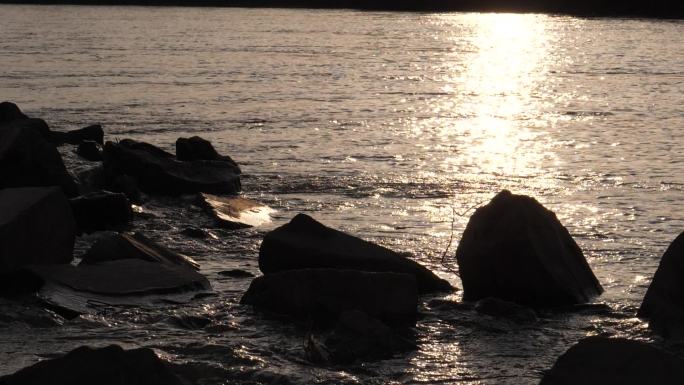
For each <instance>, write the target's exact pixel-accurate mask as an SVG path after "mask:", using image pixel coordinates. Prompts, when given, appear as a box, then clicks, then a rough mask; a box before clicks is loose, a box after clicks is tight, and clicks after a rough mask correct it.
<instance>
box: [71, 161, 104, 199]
mask: <svg viewBox="0 0 684 385" xmlns="http://www.w3.org/2000/svg"><path fill="white" fill-rule="evenodd" d="M77 179H78V186H79V191H80V192H81V194H87V193H91V192H95V191H100V190H102V189H104V188H105V185H106V184H107V181H106V180H105V174H104V167H103V166H102V165H98V166H96V167H93V168H89V169H85V170H83V171H81V172H79V173H78V175H77Z"/></svg>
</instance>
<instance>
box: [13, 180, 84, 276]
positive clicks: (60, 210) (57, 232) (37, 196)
mask: <svg viewBox="0 0 684 385" xmlns="http://www.w3.org/2000/svg"><path fill="white" fill-rule="evenodd" d="M75 235H76V223H75V222H74V218H73V215H72V213H71V208H70V207H69V201H67V199H66V197H65V196H64V193H62V191H61V190H60V189H59V188H58V187H27V188H11V189H3V190H0V272H5V271H10V270H13V269H16V268H18V267H20V266H24V265H29V264H54V263H69V262H71V260H72V254H73V248H74V239H75Z"/></svg>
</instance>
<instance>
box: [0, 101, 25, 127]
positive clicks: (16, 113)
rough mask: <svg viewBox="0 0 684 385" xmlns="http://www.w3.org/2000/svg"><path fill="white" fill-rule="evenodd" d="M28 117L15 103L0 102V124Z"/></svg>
mask: <svg viewBox="0 0 684 385" xmlns="http://www.w3.org/2000/svg"><path fill="white" fill-rule="evenodd" d="M28 118H29V117H28V116H26V115H25V114H24V113H23V112H21V109H19V106H17V105H16V104H14V103H12V102H2V103H0V124H1V123H9V122H12V121H14V120H19V119H28Z"/></svg>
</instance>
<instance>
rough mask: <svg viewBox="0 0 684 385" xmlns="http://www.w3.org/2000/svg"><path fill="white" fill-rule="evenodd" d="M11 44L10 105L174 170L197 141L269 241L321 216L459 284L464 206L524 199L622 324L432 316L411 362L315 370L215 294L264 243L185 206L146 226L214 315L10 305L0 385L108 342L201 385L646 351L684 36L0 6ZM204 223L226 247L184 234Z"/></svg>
mask: <svg viewBox="0 0 684 385" xmlns="http://www.w3.org/2000/svg"><path fill="white" fill-rule="evenodd" d="M0 35H1V36H2V39H0V69H1V70H0V99H3V100H11V101H14V102H16V103H17V104H19V105H20V106H21V107H22V108H23V109H24V110H25V111H26V112H27V113H28V114H30V115H32V116H36V117H42V118H44V119H46V120H47V121H48V122H49V123H50V124H51V126H52V127H53V128H56V129H72V128H77V127H79V126H83V125H87V124H91V123H96V122H100V123H102V124H103V126H104V127H105V131H106V134H107V136H108V138H109V139H110V140H113V139H120V138H125V137H132V138H136V139H141V140H145V141H149V142H151V143H155V144H157V145H160V146H162V147H164V148H167V149H170V150H173V144H174V142H175V139H176V138H177V137H179V136H188V135H201V136H203V137H205V138H208V139H210V140H211V141H212V142H213V143H214V144H215V145H216V146H217V147H218V149H219V152H221V153H225V154H230V155H231V156H232V157H233V158H234V159H236V160H237V161H238V162H239V163H240V164H241V165H242V168H243V171H244V173H245V175H244V178H243V188H244V193H245V195H246V196H249V197H253V198H257V199H259V200H261V201H263V202H265V203H267V204H269V205H271V206H272V207H273V208H275V209H277V210H278V211H277V213H276V214H275V220H274V223H273V225H272V226H276V225H280V224H282V223H284V222H286V221H288V220H289V219H290V218H291V217H292V216H293V215H294V214H295V213H297V212H307V213H310V214H311V215H313V216H314V217H315V218H317V219H319V220H320V221H322V222H324V223H326V224H328V225H331V226H333V227H336V228H340V229H343V230H345V231H349V232H352V233H355V234H358V235H360V236H362V237H364V238H366V239H370V240H373V241H376V242H378V243H381V244H383V245H386V246H388V247H391V248H394V249H397V250H402V251H409V252H411V253H413V254H414V255H415V256H416V259H418V260H419V261H421V262H422V263H424V264H426V265H429V266H430V267H431V268H432V269H434V270H436V271H437V272H438V274H439V275H440V276H442V277H444V278H447V279H449V280H450V281H452V282H453V283H454V284H455V285H457V286H460V282H459V279H458V277H457V276H456V275H455V274H454V273H453V272H452V271H453V270H452V269H453V268H455V267H456V266H455V263H454V261H453V254H454V250H455V246H456V244H457V242H458V240H459V239H460V234H461V232H462V230H463V229H464V227H465V225H466V223H467V220H468V216H469V214H470V213H471V211H469V209H470V208H472V207H473V206H476V205H478V204H482V203H484V202H487V201H488V200H489V199H490V198H491V197H492V196H493V195H494V194H495V193H496V192H498V191H500V190H501V189H504V188H507V189H510V190H512V191H514V192H517V193H525V194H529V195H533V196H535V197H536V198H537V199H539V200H540V201H541V202H542V203H543V204H545V205H546V206H547V207H549V208H550V209H552V210H554V211H555V212H556V213H557V215H558V216H559V218H560V219H561V222H563V223H564V224H565V225H566V226H567V227H568V228H569V230H570V232H571V233H572V234H573V236H574V237H575V239H576V240H577V242H578V243H579V245H580V246H581V247H582V248H583V249H584V251H585V254H586V256H587V258H588V260H589V262H590V265H591V266H592V268H593V269H594V271H595V273H596V275H597V276H598V277H599V279H600V281H601V283H602V284H603V286H604V288H605V289H606V292H605V294H604V295H603V296H602V297H601V298H599V299H598V301H599V302H603V303H606V304H607V305H609V306H610V309H611V310H609V311H606V310H604V311H601V312H593V311H587V312H580V313H572V314H545V315H542V317H541V319H540V321H539V322H537V323H533V324H523V325H519V324H515V323H512V322H508V321H505V320H496V319H493V318H489V317H488V316H484V315H478V314H476V313H474V312H471V311H466V310H458V309H444V308H433V307H431V306H429V305H428V300H429V298H425V299H424V302H423V304H422V305H421V311H422V312H423V313H424V314H425V317H424V318H423V319H422V320H421V321H420V322H419V323H418V325H417V332H418V340H419V349H418V350H417V351H416V352H413V353H409V354H404V355H399V356H397V357H396V358H395V359H392V360H385V361H380V362H374V363H368V364H358V365H351V366H342V367H328V368H321V367H316V366H313V365H310V364H309V363H307V361H306V360H305V359H304V353H303V349H302V342H303V336H304V332H305V331H302V330H300V329H299V328H298V327H297V326H295V325H288V324H283V323H282V322H279V321H278V320H273V319H268V318H266V317H263V316H262V315H260V314H257V313H254V312H252V311H251V310H250V309H248V308H244V307H241V306H240V305H239V304H238V301H239V298H240V296H241V294H242V292H243V291H244V290H245V289H246V287H247V286H248V284H249V279H236V278H229V277H224V276H221V275H219V274H218V272H219V271H222V270H228V269H231V268H241V269H245V270H248V271H250V272H253V273H255V274H258V267H257V252H258V247H259V243H260V240H261V238H262V236H263V234H264V232H265V231H267V230H268V228H261V229H251V230H241V231H226V230H220V229H214V228H213V227H212V222H211V220H210V219H209V218H207V217H206V216H205V215H204V214H203V212H202V211H201V210H200V209H199V208H197V207H195V206H193V205H192V204H191V203H192V198H191V197H188V198H178V199H170V198H169V199H159V198H157V199H152V200H150V201H149V202H147V203H146V204H145V205H144V207H143V209H144V210H145V211H146V212H148V213H150V214H152V218H148V217H145V218H147V219H141V218H138V219H137V220H136V222H135V225H134V227H135V228H136V229H139V230H143V231H145V232H146V233H148V234H149V235H150V236H151V237H152V238H154V239H157V240H161V241H163V242H164V243H165V244H168V245H169V246H170V247H172V248H175V249H177V250H180V251H183V252H185V253H187V254H190V255H193V256H195V258H196V259H197V260H198V261H200V262H201V263H202V272H203V273H204V274H206V275H207V276H208V277H209V279H210V281H211V282H212V284H213V286H214V288H215V289H216V292H217V295H216V296H213V297H208V298H203V299H200V300H196V301H194V302H192V303H191V304H190V305H183V306H169V307H164V308H151V309H141V308H111V309H106V311H103V312H101V313H99V314H95V315H88V316H83V317H80V318H77V319H76V320H72V321H65V320H62V319H60V318H58V317H57V316H54V315H52V314H50V313H47V312H46V313H36V312H35V311H31V310H27V308H26V307H25V306H17V305H14V304H9V303H8V304H3V306H4V307H5V308H6V309H7V310H5V311H3V313H5V315H3V316H0V362H2V364H0V374H6V373H10V372H13V371H14V370H16V369H18V368H20V367H23V366H25V365H28V364H30V363H33V362H35V361H37V360H38V359H40V358H42V357H50V356H53V355H54V354H57V353H60V352H63V351H66V350H70V349H71V348H73V347H76V346H80V345H83V344H89V345H105V344H109V343H112V342H116V343H119V344H123V345H125V346H128V347H134V346H148V347H153V348H155V349H156V351H157V352H158V353H159V354H160V355H162V356H163V357H165V358H167V359H169V360H170V361H172V362H174V363H175V365H177V368H178V370H179V371H181V372H183V373H185V374H186V375H187V377H188V378H195V379H197V381H198V382H199V383H203V384H220V383H280V384H289V383H311V382H314V383H331V384H332V383H377V384H384V383H412V384H413V383H464V384H509V383H510V384H523V383H529V384H534V383H536V382H538V379H539V378H540V376H541V371H542V370H544V369H546V368H548V367H549V366H550V365H551V363H553V361H554V360H555V358H556V357H557V356H558V355H559V354H560V353H562V352H563V351H565V349H567V348H568V347H569V346H571V345H572V344H573V343H574V342H576V341H577V340H578V339H580V338H582V337H584V336H587V335H596V334H600V335H608V336H629V337H633V338H639V339H653V336H652V335H650V334H649V333H648V331H647V330H646V328H645V324H644V323H642V322H641V321H640V320H638V319H636V318H634V314H635V310H636V308H637V307H638V305H639V303H640V301H641V298H642V296H643V294H644V292H645V290H646V288H647V286H648V284H649V282H650V279H651V276H652V274H653V272H654V270H655V267H656V266H657V263H658V260H659V258H660V256H661V255H662V253H663V251H664V250H665V248H666V247H667V245H668V244H669V242H670V241H671V240H673V239H674V238H675V236H676V235H677V234H679V233H680V232H681V231H682V230H684V199H683V198H684V152H682V151H681V146H682V145H683V144H684V107H683V106H684V57H683V56H682V52H684V23H682V22H681V21H677V22H670V21H652V20H624V19H578V18H571V17H553V16H544V15H510V14H408V13H362V12H353V11H308V10H275V9H274V10H269V9H258V10H250V9H214V8H201V9H192V8H188V9H186V8H155V7H126V8H124V7H121V8H116V7H75V6H73V7H72V6H54V7H53V6H42V7H41V6H15V5H0ZM62 152H63V153H64V155H65V156H66V157H67V160H68V161H69V163H70V164H71V166H72V167H73V168H76V169H78V168H79V167H80V168H83V167H86V166H85V165H84V164H83V163H82V162H80V161H78V160H77V159H76V158H75V156H73V155H72V154H71V149H62ZM452 220H453V231H454V242H453V245H452V246H451V249H450V250H449V251H448V253H447V256H448V257H450V258H451V259H450V260H448V261H447V263H446V265H442V264H440V259H441V256H442V254H443V253H444V251H445V249H446V247H447V245H448V243H449V238H450V235H451V228H452ZM189 225H193V226H200V227H204V228H208V229H210V231H211V232H212V233H214V234H215V235H216V238H210V239H208V240H206V241H197V240H190V239H188V238H186V237H184V236H182V235H180V234H179V233H180V231H181V230H182V229H183V228H185V227H187V226H189ZM88 243H89V238H88V237H85V238H83V239H81V240H79V242H78V249H79V250H77V252H82V251H83V248H85V247H87V244H88ZM448 298H450V299H459V298H460V294H459V293H456V294H454V295H452V296H450V297H448ZM656 342H658V341H656ZM670 348H673V347H670ZM673 349H674V348H673Z"/></svg>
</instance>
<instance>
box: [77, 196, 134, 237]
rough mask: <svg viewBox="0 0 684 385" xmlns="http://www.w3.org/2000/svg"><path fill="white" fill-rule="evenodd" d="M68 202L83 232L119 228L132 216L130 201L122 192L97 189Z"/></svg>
mask: <svg viewBox="0 0 684 385" xmlns="http://www.w3.org/2000/svg"><path fill="white" fill-rule="evenodd" d="M70 203H71V208H72V210H73V212H74V218H76V223H77V224H78V228H79V230H80V231H83V232H92V231H98V230H112V229H121V228H123V227H124V226H126V225H127V224H128V222H130V221H131V219H132V218H133V210H132V209H131V202H129V201H128V198H126V195H124V194H122V193H113V192H109V191H97V192H92V193H89V194H86V195H81V196H79V197H76V198H73V199H71V200H70Z"/></svg>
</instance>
